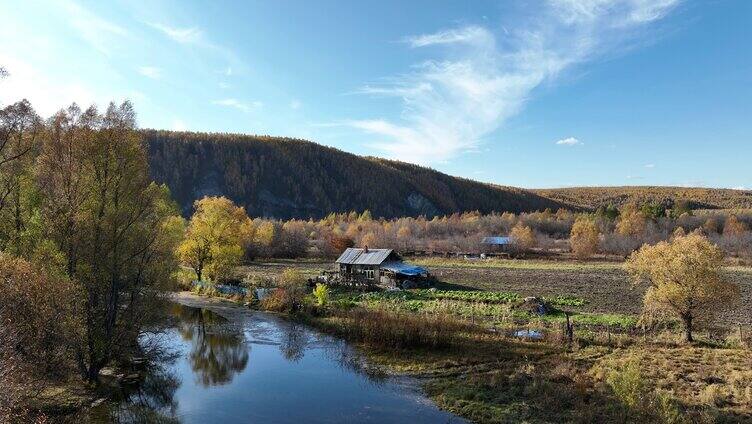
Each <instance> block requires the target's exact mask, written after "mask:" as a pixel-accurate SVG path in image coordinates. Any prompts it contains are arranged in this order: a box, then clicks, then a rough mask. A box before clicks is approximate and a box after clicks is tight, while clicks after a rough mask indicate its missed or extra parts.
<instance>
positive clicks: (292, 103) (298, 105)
mask: <svg viewBox="0 0 752 424" xmlns="http://www.w3.org/2000/svg"><path fill="white" fill-rule="evenodd" d="M302 106H303V103H301V102H300V100H298V99H292V100H290V109H300V108H301V107H302Z"/></svg>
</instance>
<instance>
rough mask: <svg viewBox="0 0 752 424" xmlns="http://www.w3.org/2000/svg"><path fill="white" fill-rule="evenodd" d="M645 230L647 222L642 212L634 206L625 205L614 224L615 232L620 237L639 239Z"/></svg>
mask: <svg viewBox="0 0 752 424" xmlns="http://www.w3.org/2000/svg"><path fill="white" fill-rule="evenodd" d="M646 228H647V222H646V217H645V214H644V213H643V211H641V210H640V209H638V208H637V207H636V206H635V205H631V204H630V205H626V206H625V207H624V209H623V210H622V211H621V214H620V216H619V221H618V222H617V223H616V232H617V233H618V234H619V235H622V236H631V237H640V236H642V235H643V234H644V233H645V230H646Z"/></svg>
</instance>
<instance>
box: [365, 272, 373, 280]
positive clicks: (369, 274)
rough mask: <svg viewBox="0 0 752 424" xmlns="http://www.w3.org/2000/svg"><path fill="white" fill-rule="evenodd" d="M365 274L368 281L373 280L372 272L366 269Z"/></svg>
mask: <svg viewBox="0 0 752 424" xmlns="http://www.w3.org/2000/svg"><path fill="white" fill-rule="evenodd" d="M365 272H366V278H368V279H369V280H373V270H372V269H367V270H366V271H365Z"/></svg>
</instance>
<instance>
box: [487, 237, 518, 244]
mask: <svg viewBox="0 0 752 424" xmlns="http://www.w3.org/2000/svg"><path fill="white" fill-rule="evenodd" d="M482 243H483V244H495V245H499V246H504V245H507V244H511V243H512V239H511V238H509V237H483V241H482Z"/></svg>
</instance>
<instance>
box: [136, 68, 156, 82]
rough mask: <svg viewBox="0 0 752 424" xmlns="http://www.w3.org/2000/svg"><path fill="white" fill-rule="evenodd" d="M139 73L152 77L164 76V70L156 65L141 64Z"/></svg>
mask: <svg viewBox="0 0 752 424" xmlns="http://www.w3.org/2000/svg"><path fill="white" fill-rule="evenodd" d="M137 71H138V73H139V74H141V75H143V76H145V77H147V78H151V79H159V78H162V70H161V69H160V68H157V67H154V66H139V67H138V69H137Z"/></svg>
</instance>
